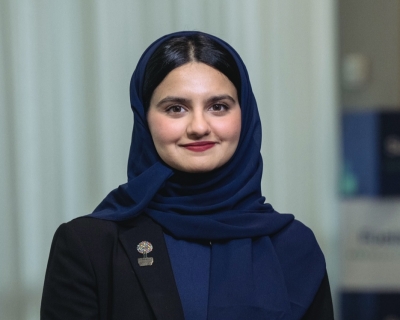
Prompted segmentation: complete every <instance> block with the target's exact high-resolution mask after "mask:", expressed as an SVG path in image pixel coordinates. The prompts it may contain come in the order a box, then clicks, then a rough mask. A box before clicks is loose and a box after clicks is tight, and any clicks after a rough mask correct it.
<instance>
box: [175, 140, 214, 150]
mask: <svg viewBox="0 0 400 320" xmlns="http://www.w3.org/2000/svg"><path fill="white" fill-rule="evenodd" d="M182 146H183V147H184V148H186V149H188V150H190V151H194V152H203V151H206V150H208V149H211V148H212V147H214V146H215V142H212V141H199V142H193V143H187V144H184V145H182Z"/></svg>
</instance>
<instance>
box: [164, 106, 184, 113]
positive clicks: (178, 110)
mask: <svg viewBox="0 0 400 320" xmlns="http://www.w3.org/2000/svg"><path fill="white" fill-rule="evenodd" d="M165 111H166V112H167V113H181V112H185V109H184V108H183V107H182V106H179V105H173V106H170V107H168V108H167V109H165Z"/></svg>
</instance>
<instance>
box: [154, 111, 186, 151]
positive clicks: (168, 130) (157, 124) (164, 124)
mask: <svg viewBox="0 0 400 320" xmlns="http://www.w3.org/2000/svg"><path fill="white" fill-rule="evenodd" d="M149 129H150V133H151V136H152V138H153V141H154V144H155V145H156V147H157V148H163V147H165V146H166V145H167V144H168V143H171V142H174V141H176V140H178V139H179V138H180V136H181V134H180V128H179V125H178V124H175V123H174V122H171V120H170V119H168V120H166V119H163V118H161V117H151V118H150V119H149Z"/></svg>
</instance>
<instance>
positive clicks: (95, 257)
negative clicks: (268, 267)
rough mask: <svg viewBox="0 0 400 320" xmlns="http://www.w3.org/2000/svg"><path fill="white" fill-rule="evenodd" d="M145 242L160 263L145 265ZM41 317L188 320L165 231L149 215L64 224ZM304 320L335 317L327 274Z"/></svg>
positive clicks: (56, 243)
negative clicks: (141, 247) (142, 244)
mask: <svg viewBox="0 0 400 320" xmlns="http://www.w3.org/2000/svg"><path fill="white" fill-rule="evenodd" d="M144 240H146V241H149V242H151V243H152V244H153V251H152V252H151V253H150V254H149V256H151V257H153V258H154V263H153V265H152V266H147V267H140V266H139V264H138V258H141V257H142V254H140V253H139V252H138V251H137V250H136V246H137V244H138V243H139V242H141V241H144ZM40 318H41V319H42V320H45V319H52V320H56V319H63V320H64V319H74V320H79V319H85V320H88V319H98V320H105V319H118V320H124V319H168V320H180V319H184V316H183V310H182V305H181V301H180V298H179V294H178V290H177V287H176V284H175V279H174V275H173V271H172V267H171V263H170V260H169V256H168V251H167V247H166V244H165V240H164V234H163V231H162V229H161V227H160V226H159V225H157V224H156V223H154V222H153V221H152V220H151V219H150V218H148V217H147V216H145V215H142V216H139V217H138V218H135V219H132V220H129V221H124V222H114V221H105V220H99V219H94V218H87V217H82V218H78V219H75V220H72V221H71V222H69V223H65V224H62V225H61V226H60V227H59V228H58V229H57V231H56V233H55V235H54V239H53V243H52V246H51V250H50V257H49V262H48V265H47V271H46V276H45V282H44V289H43V297H42V305H41V312H40ZM303 319H304V320H310V319H313V320H314V319H315V320H331V319H333V310H332V302H331V294H330V289H329V282H328V278H327V277H326V276H325V278H324V280H323V282H322V284H321V287H320V289H319V291H318V293H317V294H316V297H315V299H314V302H313V304H312V305H311V306H310V308H309V310H308V311H307V314H306V315H305V316H304V317H303ZM221 320H225V319H221ZM226 320H231V319H226ZM245 320H247V319H245Z"/></svg>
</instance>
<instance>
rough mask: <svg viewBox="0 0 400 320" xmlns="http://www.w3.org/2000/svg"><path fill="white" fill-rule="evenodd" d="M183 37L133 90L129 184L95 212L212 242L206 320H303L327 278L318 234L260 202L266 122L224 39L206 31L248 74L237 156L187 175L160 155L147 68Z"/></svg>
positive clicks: (136, 77) (139, 70)
mask: <svg viewBox="0 0 400 320" xmlns="http://www.w3.org/2000/svg"><path fill="white" fill-rule="evenodd" d="M193 34H199V32H192V31H188V32H177V33H173V34H169V35H166V36H164V37H162V38H160V39H158V40H157V41H155V42H154V43H153V44H151V45H150V46H149V47H148V48H147V50H146V51H145V52H144V53H143V55H142V57H141V58H140V60H139V62H138V65H137V67H136V70H135V72H134V73H133V76H132V80H131V85H130V98H131V107H132V110H133V113H134V127H133V133H132V144H131V148H130V153H129V161H128V182H127V183H126V184H123V185H121V186H119V187H118V188H117V189H115V190H113V191H112V192H111V193H110V194H109V195H108V196H107V197H106V198H105V199H104V200H103V201H102V202H101V203H100V205H99V206H98V207H97V208H96V209H95V211H94V212H93V213H92V214H91V215H90V216H91V217H94V218H99V219H105V220H113V221H122V220H128V219H131V218H134V217H136V216H138V215H140V214H146V215H148V216H149V217H150V218H152V219H153V220H154V221H155V222H156V223H158V224H159V225H161V226H162V227H163V229H164V231H165V232H167V233H169V234H171V235H172V236H174V237H175V238H177V239H187V240H207V241H213V246H212V249H211V267H210V268H211V269H210V270H211V271H210V295H209V303H208V304H209V306H208V319H300V318H301V316H302V315H303V314H304V312H305V311H306V310H307V308H308V306H309V305H310V303H311V302H312V300H313V298H314V296H315V293H316V291H317V290H318V288H319V285H320V283H321V280H322V278H323V276H324V274H325V261H324V257H323V255H322V252H321V250H320V249H319V246H318V244H317V242H316V240H315V238H314V236H313V234H312V232H311V231H310V230H309V229H308V228H307V227H305V226H304V225H302V224H301V223H300V222H298V221H296V220H294V218H293V216H292V215H290V214H279V213H277V212H276V211H274V209H273V208H272V206H271V205H270V204H266V203H265V198H264V197H263V196H262V195H261V176H262V158H261V154H260V148H261V123H260V117H259V114H258V109H257V104H256V101H255V98H254V95H253V92H252V89H251V85H250V80H249V76H248V74H247V70H246V67H245V65H244V63H243V61H242V60H241V58H240V57H239V55H238V54H237V53H236V51H235V50H234V49H233V48H232V47H231V46H230V45H229V44H227V43H226V42H224V41H222V40H221V39H218V38H216V37H214V36H211V35H208V34H204V33H201V34H203V35H205V36H207V37H210V38H211V39H213V40H214V41H216V42H218V43H219V44H220V45H222V46H223V47H224V48H225V49H226V50H228V52H229V53H230V54H231V55H232V56H233V58H234V60H235V62H236V64H237V66H238V68H239V72H240V77H241V88H240V93H239V92H238V93H239V97H240V106H241V113H242V129H241V134H240V140H239V144H238V147H237V150H236V152H235V153H234V155H233V156H232V158H231V159H230V160H229V161H228V162H227V163H226V164H225V165H223V166H222V167H220V168H218V169H216V170H213V171H211V172H208V173H202V174H196V173H185V172H179V171H177V170H174V169H172V168H170V167H169V166H167V165H166V164H165V163H164V162H163V161H162V160H161V158H160V157H159V156H158V154H157V152H156V149H155V147H154V144H153V140H152V137H151V134H150V131H149V128H148V124H147V120H146V110H145V108H144V105H143V97H142V89H143V88H142V86H143V80H144V74H145V69H146V65H147V62H148V61H149V58H150V57H151V55H152V54H153V53H154V51H155V50H156V48H158V46H159V45H160V44H161V43H163V42H164V41H166V40H168V39H170V38H171V37H179V36H186V35H193Z"/></svg>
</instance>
